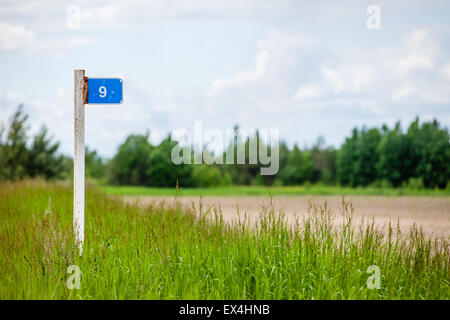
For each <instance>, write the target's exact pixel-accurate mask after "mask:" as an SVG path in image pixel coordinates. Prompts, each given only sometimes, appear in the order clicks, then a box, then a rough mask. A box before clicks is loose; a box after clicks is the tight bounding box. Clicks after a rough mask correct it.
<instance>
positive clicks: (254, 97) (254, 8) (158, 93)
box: [0, 0, 450, 157]
mask: <svg viewBox="0 0 450 320" xmlns="http://www.w3.org/2000/svg"><path fill="white" fill-rule="evenodd" d="M371 5H375V6H377V8H379V14H378V15H376V17H375V16H374V11H372V10H368V8H369V7H370V6H371ZM368 11H369V12H368ZM378 18H379V19H378ZM373 19H378V20H373ZM368 20H369V22H373V21H378V22H379V28H375V29H374V28H369V27H368ZM369 26H373V24H370V23H369ZM0 68H1V74H2V77H0V123H3V124H5V125H6V124H7V122H8V121H9V119H10V118H11V116H12V114H13V113H14V111H15V110H16V108H17V106H18V105H19V104H21V103H22V104H24V111H25V112H26V113H28V114H29V119H30V126H31V128H30V133H31V134H34V133H36V132H37V131H38V130H39V129H40V127H41V125H42V124H45V125H46V126H47V128H48V130H49V133H50V134H51V135H52V136H53V138H54V140H55V141H60V142H61V146H60V151H61V152H62V153H64V154H67V155H71V154H73V90H74V89H73V77H74V75H73V73H74V70H75V69H84V70H85V71H86V76H88V77H120V78H122V79H123V81H124V102H123V104H121V105H110V106H105V105H102V106H100V105H99V106H95V105H87V106H86V135H85V137H86V138H85V139H86V144H87V145H88V146H89V147H90V148H93V149H96V150H97V151H98V152H99V154H100V155H102V156H104V157H111V156H113V155H114V154H115V152H116V150H117V147H118V146H119V145H120V144H121V143H123V142H124V140H125V138H126V137H127V136H128V135H129V134H145V133H146V132H147V131H149V132H150V140H151V142H152V143H158V142H159V141H160V140H161V139H163V138H164V137H166V136H167V135H168V134H169V133H170V132H172V131H174V130H176V129H180V128H183V129H187V130H190V131H193V128H194V123H195V122H196V121H201V122H202V125H203V128H204V129H207V128H215V129H220V130H225V129H228V128H232V127H233V126H234V125H236V124H237V125H239V126H240V127H241V128H242V129H251V128H263V129H268V130H270V129H279V134H280V137H281V139H282V140H284V141H286V142H287V143H288V145H289V146H292V145H293V144H294V143H297V144H298V145H299V146H300V147H304V146H311V145H312V144H314V143H315V141H316V140H317V138H318V137H319V136H323V137H324V139H325V142H326V144H327V145H333V146H336V147H338V146H339V145H340V144H341V143H342V142H343V141H344V139H345V137H347V136H349V135H350V133H351V130H352V128H354V127H362V126H364V125H365V126H367V127H373V126H381V125H382V124H387V125H389V126H393V125H394V124H395V123H396V122H397V121H401V123H402V125H403V127H404V128H405V127H407V125H408V124H409V122H411V121H412V120H413V119H414V118H416V117H417V116H419V117H420V119H421V120H424V121H425V120H431V119H437V120H438V121H439V122H440V123H441V125H443V126H445V127H448V126H449V125H450V2H449V1H433V0H429V1H415V0H410V1H392V0H391V1H374V0H371V1H361V0H359V1H345V0H344V1H320V0H316V1H299V0H292V1H290V0H277V1H259V0H240V1H230V0H228V1H222V0H220V1H214V0H201V1H195V0H194V1H179V0H161V1H160V0H156V1H142V0H127V1H123V0H122V1H116V0H111V1H96V0H94V1H51V0H48V1H37V0H34V1H23V0H0Z"/></svg>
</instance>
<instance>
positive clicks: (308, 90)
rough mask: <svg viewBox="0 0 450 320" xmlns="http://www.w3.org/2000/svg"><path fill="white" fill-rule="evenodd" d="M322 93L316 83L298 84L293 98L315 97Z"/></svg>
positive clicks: (308, 98)
mask: <svg viewBox="0 0 450 320" xmlns="http://www.w3.org/2000/svg"><path fill="white" fill-rule="evenodd" d="M321 95H322V89H320V87H319V86H318V85H317V84H309V85H305V86H300V87H299V88H298V90H297V91H296V92H295V95H294V98H295V99H296V100H311V99H316V98H318V97H320V96H321Z"/></svg>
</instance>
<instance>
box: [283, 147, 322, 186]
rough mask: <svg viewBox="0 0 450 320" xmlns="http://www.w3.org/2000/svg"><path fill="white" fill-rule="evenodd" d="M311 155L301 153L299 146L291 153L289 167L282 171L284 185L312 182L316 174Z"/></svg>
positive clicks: (305, 152) (306, 152)
mask: <svg viewBox="0 0 450 320" xmlns="http://www.w3.org/2000/svg"><path fill="white" fill-rule="evenodd" d="M315 170H316V169H315V167H314V162H313V159H312V156H311V153H310V152H308V151H301V150H300V149H299V147H298V146H297V145H294V148H293V149H292V151H291V152H290V153H289V157H288V162H287V165H286V166H285V167H284V168H282V169H281V170H280V179H281V181H283V184H284V185H298V184H303V183H305V182H307V181H309V182H310V181H311V180H312V179H313V177H314V172H315Z"/></svg>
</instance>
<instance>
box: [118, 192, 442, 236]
mask: <svg viewBox="0 0 450 320" xmlns="http://www.w3.org/2000/svg"><path fill="white" fill-rule="evenodd" d="M124 198H125V200H126V201H128V202H136V201H137V202H138V203H139V204H141V205H149V204H160V203H161V202H162V201H163V202H164V203H167V204H172V203H174V197H172V196H125V197H124ZM178 199H179V201H180V202H181V205H182V206H188V207H192V204H194V205H195V206H196V207H197V208H198V205H199V201H200V197H198V196H183V197H179V198H178ZM345 199H346V200H347V201H350V202H351V203H352V205H353V208H354V222H355V223H358V222H359V221H361V218H364V219H372V218H373V219H374V220H375V223H376V225H377V226H379V227H383V226H386V225H387V224H388V223H389V221H391V222H392V224H393V225H394V226H395V225H397V221H398V222H399V224H400V227H401V229H402V231H407V230H409V228H410V227H411V226H412V225H413V224H414V223H415V224H416V225H417V226H420V227H422V228H423V231H424V232H425V233H426V234H434V235H443V236H450V197H437V196H430V197H427V196H419V197H413V196H400V197H383V196H347V197H346V198H345ZM308 200H312V201H317V202H318V203H323V201H324V200H326V201H327V204H328V206H329V207H330V208H331V209H333V211H334V212H335V213H336V222H338V221H339V220H340V214H339V207H340V206H341V201H342V197H339V196H274V197H273V201H274V203H275V207H276V208H277V210H279V211H280V212H283V213H284V214H285V215H286V218H287V220H288V221H290V222H294V221H295V219H296V217H298V218H300V219H301V216H302V215H304V214H305V213H306V212H307V208H308ZM202 202H203V211H206V210H207V209H208V208H209V207H211V206H215V207H219V206H220V208H221V211H222V215H223V218H224V220H226V221H232V220H233V219H236V218H237V217H238V213H237V212H238V210H239V213H240V216H241V218H242V217H243V216H244V214H246V216H247V218H248V219H249V220H250V222H253V221H255V219H256V218H257V217H258V215H259V213H260V212H261V208H262V207H263V206H268V205H269V203H270V199H269V198H268V197H263V196H234V197H231V196H225V197H217V196H207V197H203V198H202Z"/></svg>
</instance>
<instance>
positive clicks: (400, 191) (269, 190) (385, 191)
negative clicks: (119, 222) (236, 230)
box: [101, 185, 450, 196]
mask: <svg viewBox="0 0 450 320" xmlns="http://www.w3.org/2000/svg"><path fill="white" fill-rule="evenodd" d="M101 189H102V190H103V191H105V192H106V193H108V194H111V195H141V196H145V195H146V196H168V195H169V196H173V195H175V194H178V195H180V196H183V195H185V196H200V195H203V196H239V195H242V196H270V195H273V196H278V195H280V196H281V195H288V196H297V195H339V196H341V195H380V196H402V195H406V196H421V195H423V196H450V189H437V188H436V189H407V188H369V187H366V188H363V187H359V188H350V187H339V186H321V185H309V186H292V187H290V186H279V187H278V186H272V187H267V186H229V187H212V188H179V189H178V190H176V188H156V187H142V186H102V187H101Z"/></svg>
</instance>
